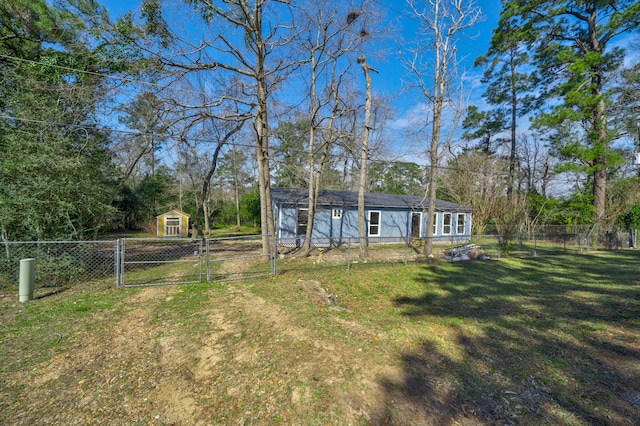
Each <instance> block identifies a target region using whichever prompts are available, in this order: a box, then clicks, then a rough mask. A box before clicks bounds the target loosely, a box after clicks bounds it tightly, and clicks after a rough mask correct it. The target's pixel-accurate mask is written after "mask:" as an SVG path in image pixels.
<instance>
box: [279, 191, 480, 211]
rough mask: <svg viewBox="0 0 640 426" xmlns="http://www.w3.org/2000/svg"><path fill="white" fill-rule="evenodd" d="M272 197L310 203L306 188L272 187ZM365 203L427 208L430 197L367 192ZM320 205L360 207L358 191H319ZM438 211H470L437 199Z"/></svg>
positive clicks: (375, 206) (380, 206) (377, 206)
mask: <svg viewBox="0 0 640 426" xmlns="http://www.w3.org/2000/svg"><path fill="white" fill-rule="evenodd" d="M271 198H272V199H273V200H274V201H275V202H276V204H290V205H297V206H306V205H308V204H309V190H308V189H306V188H280V187H272V188H271ZM364 204H365V206H366V207H367V209H383V208H387V209H390V208H397V209H407V210H426V209H427V207H428V206H429V199H428V198H426V197H425V198H423V197H415V196H412V195H398V194H377V193H366V194H365V195H364ZM318 206H326V207H336V208H358V193H357V192H355V191H334V190H328V189H321V190H320V191H318ZM436 210H438V211H470V210H471V209H470V208H468V207H464V206H461V205H460V204H456V203H451V202H449V201H441V200H436Z"/></svg>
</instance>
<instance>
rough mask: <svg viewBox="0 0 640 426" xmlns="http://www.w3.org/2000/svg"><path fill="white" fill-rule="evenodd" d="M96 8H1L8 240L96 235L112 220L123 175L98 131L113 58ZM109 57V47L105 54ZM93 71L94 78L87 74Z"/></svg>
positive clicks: (33, 4)
mask: <svg viewBox="0 0 640 426" xmlns="http://www.w3.org/2000/svg"><path fill="white" fill-rule="evenodd" d="M107 21H108V18H107V16H106V12H105V10H104V9H103V8H102V7H100V6H99V5H97V4H96V3H94V2H91V1H67V2H65V1H63V2H56V3H55V5H51V6H50V5H49V3H48V2H44V1H38V0H31V1H15V2H2V3H1V4H0V24H1V25H0V54H2V55H5V56H3V57H1V58H0V71H1V72H0V87H2V89H1V90H2V93H1V96H0V97H1V99H2V101H1V102H0V112H1V114H2V117H0V135H1V136H0V188H2V189H0V228H1V229H2V233H3V236H4V237H5V238H8V239H18V240H24V239H80V238H86V237H91V236H92V235H93V234H94V232H95V231H96V230H98V229H100V228H101V227H103V226H104V225H105V224H106V223H108V222H109V221H110V220H111V219H112V218H113V215H112V213H113V212H114V209H113V208H112V207H111V206H110V203H109V201H108V199H107V197H106V194H107V193H109V188H110V182H111V181H112V180H111V177H112V172H113V169H112V167H111V165H110V152H109V149H108V148H109V147H108V143H107V142H108V141H107V139H106V137H105V136H104V135H103V134H102V133H101V132H99V131H98V130H96V123H97V122H96V106H97V105H98V102H99V101H100V100H101V99H102V97H103V96H104V95H105V93H106V92H105V87H104V85H103V83H104V77H101V76H99V75H96V74H95V73H94V72H107V71H108V70H109V67H110V65H111V62H110V60H109V59H108V58H105V57H102V56H100V52H99V49H97V50H92V49H93V46H99V45H100V44H99V41H98V40H96V39H95V38H93V35H92V34H93V33H92V30H94V29H96V28H99V27H101V26H102V25H104V24H105V23H106V22H107ZM103 51H104V50H103ZM84 71H88V72H84Z"/></svg>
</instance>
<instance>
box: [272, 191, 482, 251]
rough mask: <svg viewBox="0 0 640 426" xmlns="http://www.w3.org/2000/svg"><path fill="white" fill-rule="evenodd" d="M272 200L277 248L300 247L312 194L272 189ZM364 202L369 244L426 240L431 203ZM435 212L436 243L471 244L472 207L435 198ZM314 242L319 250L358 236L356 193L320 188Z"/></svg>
mask: <svg viewBox="0 0 640 426" xmlns="http://www.w3.org/2000/svg"><path fill="white" fill-rule="evenodd" d="M271 198H272V201H273V214H274V220H275V225H276V234H277V235H276V237H277V238H278V241H279V244H281V245H296V246H299V245H300V244H301V243H302V241H304V237H305V233H306V230H307V223H308V207H309V190H308V189H303V188H279V187H273V188H271ZM364 203H365V223H366V227H367V236H368V239H369V242H372V243H374V242H392V241H407V240H409V239H412V238H424V237H425V236H426V234H427V233H426V227H427V208H428V199H426V198H423V197H415V196H410V195H397V194H375V193H367V194H365V197H364ZM433 214H434V217H435V221H434V225H433V236H434V243H443V244H444V243H447V244H451V243H455V244H463V243H468V242H469V239H470V237H471V209H470V208H468V207H464V206H461V205H459V204H455V203H451V202H448V201H441V200H436V209H435V212H434V213H433ZM311 238H312V240H313V241H312V243H313V244H314V245H317V246H322V245H334V244H340V243H342V242H345V240H348V239H356V238H358V193H357V192H354V191H333V190H320V191H319V192H318V203H317V209H316V215H315V221H314V226H313V231H312V234H311Z"/></svg>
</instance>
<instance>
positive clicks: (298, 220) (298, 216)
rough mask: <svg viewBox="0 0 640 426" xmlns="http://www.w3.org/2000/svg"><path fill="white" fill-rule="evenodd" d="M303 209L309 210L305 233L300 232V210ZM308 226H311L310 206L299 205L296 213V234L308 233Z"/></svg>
mask: <svg viewBox="0 0 640 426" xmlns="http://www.w3.org/2000/svg"><path fill="white" fill-rule="evenodd" d="M301 211H304V212H307V223H306V224H305V232H304V234H300V233H298V230H299V229H300V212H301ZM308 226H309V209H308V208H302V207H298V211H297V215H296V236H300V235H306V234H307V227H308Z"/></svg>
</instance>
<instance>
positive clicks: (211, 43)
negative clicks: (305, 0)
mask: <svg viewBox="0 0 640 426" xmlns="http://www.w3.org/2000/svg"><path fill="white" fill-rule="evenodd" d="M184 3H185V6H186V7H185V8H184V9H185V10H192V11H195V12H196V13H197V14H198V15H197V16H199V17H200V19H201V22H199V23H198V25H201V27H200V28H201V30H199V31H197V34H198V38H197V39H194V31H192V29H193V27H195V25H192V26H191V28H187V29H183V30H182V31H179V28H178V26H179V25H178V26H176V27H173V28H172V27H170V26H169V25H168V24H167V21H166V20H165V19H164V18H163V13H162V7H161V5H160V0H144V1H143V7H142V10H143V14H144V17H145V18H146V24H147V27H146V28H147V30H148V31H150V32H152V33H153V34H155V35H156V36H157V39H158V43H156V44H155V45H154V48H155V47H156V46H160V47H161V48H160V49H153V50H154V53H156V54H157V58H158V59H159V61H160V62H161V64H162V65H163V66H165V67H167V68H169V69H172V70H175V72H176V73H177V74H178V75H180V78H184V77H187V76H192V78H200V77H202V76H204V75H209V74H214V75H227V76H228V79H229V80H230V81H233V82H234V84H235V85H236V87H237V90H236V91H234V92H233V93H232V94H227V93H225V92H224V91H215V92H214V93H211V96H210V97H208V98H206V99H202V100H201V102H200V104H199V105H195V104H189V105H186V104H185V105H182V106H183V107H184V108H186V109H192V108H198V107H199V108H204V109H207V110H211V109H212V108H214V107H221V106H223V105H225V104H228V103H232V104H235V105H243V106H244V109H242V110H240V111H239V113H238V116H237V117H228V116H226V117H225V116H223V115H219V116H217V118H226V119H232V120H238V119H240V118H242V117H245V116H246V115H247V114H250V115H251V117H252V121H253V130H254V134H255V151H256V161H257V171H258V184H259V188H260V204H261V226H262V234H263V239H262V246H263V252H264V253H269V252H270V251H271V244H270V241H269V235H271V236H275V224H274V219H273V209H272V204H271V184H270V165H269V114H268V112H269V111H268V103H269V98H270V93H273V91H274V90H275V88H276V87H277V85H278V84H279V83H280V82H281V81H282V80H283V79H284V78H285V77H286V73H285V72H284V71H285V70H287V69H290V68H291V66H292V61H290V60H289V58H287V57H286V54H285V49H284V48H285V47H286V46H287V45H288V43H289V42H290V40H291V38H292V37H293V34H294V33H295V30H294V29H293V25H292V24H291V23H290V20H289V21H288V20H287V16H288V15H289V5H288V2H286V1H281V0H253V1H250V0H226V1H224V2H220V3H218V2H215V3H214V2H211V1H207V0H192V1H185V2H184ZM174 12H176V13H177V11H174ZM189 18H190V20H193V15H190V16H189ZM287 22H289V23H287ZM294 62H295V61H294ZM220 78H221V77H220ZM208 87H212V84H211V82H210V84H209V85H208ZM177 103H178V104H179V103H180V102H177ZM214 117H215V115H214Z"/></svg>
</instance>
